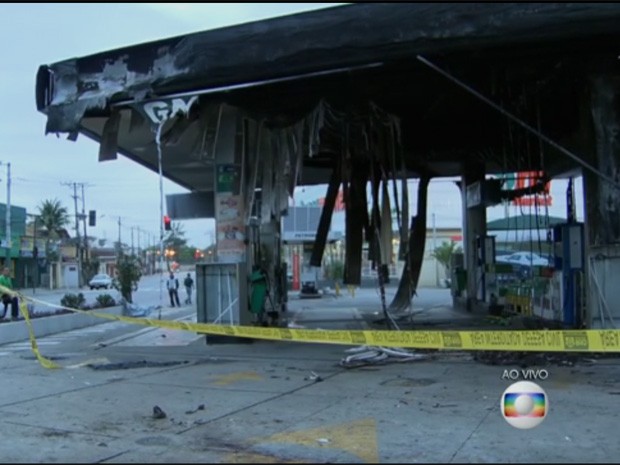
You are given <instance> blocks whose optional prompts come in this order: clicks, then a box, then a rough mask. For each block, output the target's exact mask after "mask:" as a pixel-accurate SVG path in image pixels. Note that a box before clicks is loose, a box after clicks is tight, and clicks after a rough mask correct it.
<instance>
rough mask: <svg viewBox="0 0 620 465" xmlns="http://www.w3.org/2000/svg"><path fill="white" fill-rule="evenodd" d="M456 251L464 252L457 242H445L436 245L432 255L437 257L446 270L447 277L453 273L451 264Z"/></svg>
mask: <svg viewBox="0 0 620 465" xmlns="http://www.w3.org/2000/svg"><path fill="white" fill-rule="evenodd" d="M455 253H463V250H462V249H461V247H459V246H457V245H456V242H454V241H452V240H451V241H450V242H445V241H444V242H443V243H442V244H441V245H440V246H439V247H436V248H435V250H434V251H433V253H432V254H431V256H432V257H433V258H435V259H436V260H437V261H438V262H439V263H440V264H441V265H443V267H444V269H445V270H446V277H449V276H450V275H451V271H452V270H451V269H450V264H451V263H452V255H454V254H455Z"/></svg>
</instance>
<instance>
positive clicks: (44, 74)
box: [36, 3, 620, 132]
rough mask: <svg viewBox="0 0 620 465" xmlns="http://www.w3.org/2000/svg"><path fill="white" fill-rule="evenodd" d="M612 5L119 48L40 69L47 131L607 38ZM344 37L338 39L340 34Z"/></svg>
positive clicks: (439, 12) (479, 12)
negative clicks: (130, 113)
mask: <svg viewBox="0 0 620 465" xmlns="http://www.w3.org/2000/svg"><path fill="white" fill-rule="evenodd" d="M619 20H620V6H619V5H617V4H613V3H387V4H383V3H364V4H354V5H346V6H340V7H334V8H329V9H324V10H319V11H314V12H308V13H302V14H297V15H290V16H285V17H281V18H275V19H270V20H265V21H257V22H252V23H248V24H243V25H240V26H233V27H226V28H221V29H215V30H211V31H205V32H199V33H194V34H189V35H185V36H180V37H174V38H170V39H165V40H160V41H156V42H150V43H146V44H140V45H135V46H131V47H125V48H120V49H117V50H111V51H106V52H103V53H98V54H94V55H90V56H86V57H81V58H75V59H70V60H66V61H61V62H58V63H54V64H51V65H43V66H41V67H40V68H39V71H38V75H37V89H36V100H37V108H38V109H39V110H40V111H43V112H45V113H47V115H48V124H47V131H48V132H66V131H75V130H77V129H79V122H80V120H81V118H82V117H83V116H84V115H85V113H87V112H88V111H91V110H101V109H106V108H108V106H109V104H110V103H112V102H121V101H133V100H143V99H145V98H156V97H161V96H163V95H172V94H175V93H184V92H196V91H199V90H205V89H214V88H218V87H222V88H226V87H227V86H233V85H240V84H251V83H257V82H261V81H267V80H272V79H278V78H291V77H295V76H301V75H305V74H308V73H313V72H321V71H328V70H335V69H346V68H347V67H355V66H360V65H368V64H371V63H376V62H388V61H393V60H399V59H403V58H411V57H413V56H415V54H417V53H445V52H449V53H454V52H458V51H459V50H471V48H472V47H475V48H479V49H480V48H485V47H487V48H488V47H494V48H496V47H506V46H517V45H527V44H533V43H535V42H541V41H546V42H549V41H561V40H563V39H567V38H573V39H574V38H580V37H586V36H589V35H592V34H596V35H605V34H612V35H617V34H618V30H617V24H618V21H619ZM343 31H346V34H345V33H343Z"/></svg>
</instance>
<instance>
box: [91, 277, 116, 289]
mask: <svg viewBox="0 0 620 465" xmlns="http://www.w3.org/2000/svg"><path fill="white" fill-rule="evenodd" d="M88 285H89V286H90V288H91V289H101V288H103V289H108V288H109V287H111V286H112V278H111V277H110V276H109V275H107V274H96V275H95V276H93V279H91V280H90V281H89V282H88Z"/></svg>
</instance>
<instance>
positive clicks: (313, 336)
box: [0, 286, 620, 368]
mask: <svg viewBox="0 0 620 465" xmlns="http://www.w3.org/2000/svg"><path fill="white" fill-rule="evenodd" d="M0 292H2V293H10V294H12V295H17V296H19V297H20V298H21V304H20V308H21V311H22V314H23V315H24V318H25V320H26V323H27V324H28V329H29V332H30V342H31V346H32V351H33V352H34V354H35V355H36V357H37V359H38V360H39V362H40V363H41V364H42V365H43V366H44V367H45V368H59V365H57V364H55V363H54V362H52V361H50V360H48V359H46V358H45V357H43V356H42V355H41V354H40V353H39V350H38V348H37V344H36V340H35V337H34V332H33V330H32V327H31V324H30V319H29V316H28V309H27V307H26V303H25V302H26V300H30V301H33V302H37V303H41V304H44V305H47V306H53V307H55V308H63V309H66V310H70V311H72V312H76V313H84V314H88V315H91V316H94V317H99V318H106V319H109V320H116V321H124V322H126V323H131V324H139V325H144V326H152V327H157V328H165V329H175V330H179V331H191V332H194V333H199V334H212V335H221V336H234V337H242V338H253V339H265V340H273V341H291V342H306V343H322V344H342V345H368V346H381V347H394V348H409V349H442V350H490V351H527V352H608V353H611V352H615V353H620V330H617V329H611V330H536V331H523V330H517V331H515V330H500V331H497V330H486V331H417V330H416V331H385V330H378V331H371V330H352V331H350V330H320V329H292V328H265V327H255V326H229V325H220V324H209V323H189V322H184V321H171V320H154V319H151V318H136V317H129V316H118V315H110V314H106V313H98V312H95V311H92V310H88V311H85V310H78V309H75V308H68V307H63V306H58V305H52V304H49V303H48V302H43V301H40V300H37V299H33V298H29V297H25V296H22V295H20V294H19V293H17V292H14V291H11V290H9V289H7V288H4V287H2V286H0Z"/></svg>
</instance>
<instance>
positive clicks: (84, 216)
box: [80, 183, 90, 260]
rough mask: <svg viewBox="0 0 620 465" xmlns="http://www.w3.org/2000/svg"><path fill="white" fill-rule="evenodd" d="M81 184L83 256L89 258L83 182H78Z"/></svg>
mask: <svg viewBox="0 0 620 465" xmlns="http://www.w3.org/2000/svg"><path fill="white" fill-rule="evenodd" d="M80 185H81V186H82V221H84V257H85V258H86V260H89V258H90V257H89V256H88V235H87V234H86V200H85V197H84V183H80Z"/></svg>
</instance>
